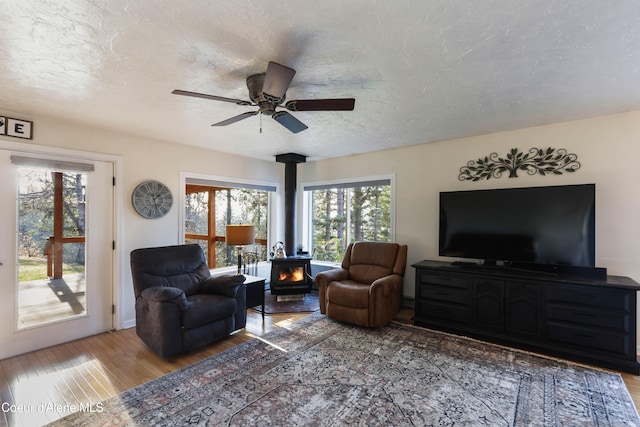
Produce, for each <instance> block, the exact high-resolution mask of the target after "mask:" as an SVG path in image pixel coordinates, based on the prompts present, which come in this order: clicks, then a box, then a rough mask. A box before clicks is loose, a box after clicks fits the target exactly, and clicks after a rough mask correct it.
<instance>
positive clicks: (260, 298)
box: [244, 274, 266, 320]
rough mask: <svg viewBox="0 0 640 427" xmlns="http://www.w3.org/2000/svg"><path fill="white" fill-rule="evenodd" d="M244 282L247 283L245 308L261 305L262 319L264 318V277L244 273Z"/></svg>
mask: <svg viewBox="0 0 640 427" xmlns="http://www.w3.org/2000/svg"><path fill="white" fill-rule="evenodd" d="M244 277H245V279H244V283H245V285H247V308H251V307H255V306H257V305H261V306H262V319H263V320H264V288H265V284H266V279H265V278H263V277H257V276H250V275H248V274H245V275H244Z"/></svg>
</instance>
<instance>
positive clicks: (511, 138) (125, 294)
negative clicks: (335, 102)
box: [0, 111, 640, 326]
mask: <svg viewBox="0 0 640 427" xmlns="http://www.w3.org/2000/svg"><path fill="white" fill-rule="evenodd" d="M0 114H6V115H8V116H11V117H19V118H21V119H25V120H33V121H34V139H33V141H24V144H27V145H33V144H36V145H42V146H51V147H63V148H68V149H76V150H82V151H90V152H96V153H104V154H109V155H114V156H119V158H121V161H120V162H119V163H121V165H120V166H121V175H122V181H123V182H120V183H118V186H119V193H118V194H119V200H117V201H116V203H117V206H119V207H120V208H121V209H120V212H119V213H118V220H119V221H118V224H117V225H118V227H119V233H120V234H119V236H121V241H119V242H117V247H118V250H117V253H118V262H119V263H120V268H121V270H120V271H119V273H120V274H119V277H118V278H117V282H118V283H117V289H118V292H119V301H118V304H119V308H118V309H119V310H120V312H119V320H120V322H119V325H118V326H130V325H133V323H134V320H135V313H134V305H133V304H134V300H133V291H132V283H131V273H130V269H129V265H128V256H129V252H130V251H131V250H133V249H135V248H139V247H146V246H156V245H165V244H175V243H177V242H179V239H180V236H179V230H180V226H179V213H178V209H176V207H175V205H174V208H172V209H171V211H170V212H169V214H168V215H167V216H165V217H164V218H162V219H158V220H146V219H143V218H142V217H140V216H138V215H137V214H136V213H135V211H134V210H133V208H132V207H131V203H130V198H131V192H132V191H133V189H134V187H135V186H136V185H137V184H138V183H139V182H140V181H142V180H144V179H157V180H160V181H162V182H164V183H165V184H167V185H168V186H169V188H170V189H171V191H172V192H173V194H174V195H179V194H181V193H182V189H181V188H180V174H181V172H192V173H197V174H209V175H216V176H227V177H232V178H233V177H235V178H241V179H244V180H256V181H269V182H276V183H280V185H281V187H280V188H282V183H283V180H284V165H283V164H280V163H276V162H267V161H260V160H254V159H250V158H245V157H239V156H233V155H229V154H225V153H220V152H216V151H210V150H205V149H198V148H193V147H188V146H185V145H178V144H167V143H163V142H159V141H154V140H149V139H145V138H140V137H133V136H128V135H125V134H121V133H116V132H110V131H106V130H103V129H99V128H94V127H89V126H84V125H78V124H75V123H69V122H60V121H56V120H53V119H50V118H43V117H29V116H25V114H16V113H13V112H2V111H0ZM3 141H5V142H10V143H11V144H15V143H16V142H17V141H20V140H16V139H13V138H8V137H0V146H2V144H3ZM639 141H640V111H636V112H631V113H626V114H620V115H615V116H606V117H598V118H594V119H589V120H581V121H575V122H568V123H561V124H555V125H549V126H542V127H537V128H530V129H521V130H516V131H512V132H503V133H497V134H491V135H483V136H476V137H472V138H465V139H457V140H452V141H445V142H438V143H430V144H423V145H417V146H412V147H408V148H402V149H396V150H388V151H379V152H374V153H369V154H363V155H357V156H349V157H342V158H337V159H329V160H322V161H316V162H309V163H304V164H299V165H298V174H299V175H298V184H299V185H301V184H302V183H304V182H313V181H325V180H335V179H342V178H354V177H362V176H372V175H387V174H395V177H396V240H397V241H398V242H402V243H406V244H408V245H409V259H408V264H409V265H410V264H411V263H414V262H416V261H419V260H422V259H438V256H437V253H438V247H437V230H438V193H439V192H440V191H445V190H459V189H482V188H499V187H524V186H537V185H559V184H577V183H591V182H593V183H595V184H596V188H597V194H596V197H597V205H596V229H597V236H596V238H597V247H596V261H597V264H598V266H601V267H607V268H608V270H609V273H610V274H618V275H624V276H630V277H632V278H633V279H635V280H640V245H639V244H638V243H637V240H638V238H639V237H640V221H638V220H637V219H636V218H637V215H638V212H640V187H638V186H637V185H636V182H637V180H638V179H637V177H636V176H635V174H634V172H635V166H636V163H637V161H638V159H640V142H639ZM20 142H22V141H20ZM549 146H550V147H554V148H565V149H567V150H568V151H569V152H572V153H576V154H577V155H578V160H579V161H580V162H581V163H582V168H581V169H580V170H578V171H577V172H576V173H575V174H564V175H560V176H533V177H530V176H526V175H522V176H520V177H519V178H511V179H509V178H507V177H506V176H504V177H503V178H500V179H491V180H489V181H484V182H475V183H472V182H461V181H459V180H458V173H459V169H460V167H461V166H463V165H464V164H466V162H467V161H469V160H472V159H473V160H474V159H477V158H479V157H481V156H485V155H488V154H489V153H491V152H494V151H495V152H497V153H499V154H506V152H507V151H508V150H509V149H511V148H519V149H520V150H528V149H529V148H531V147H541V148H546V147H549ZM301 154H304V153H301ZM298 196H299V198H300V199H299V200H298V209H299V213H298V219H299V220H298V227H299V229H298V231H297V233H298V234H297V235H298V236H302V228H301V221H300V219H301V218H302V201H301V192H300V191H299V192H298ZM280 204H281V201H280V202H278V205H280ZM176 205H177V203H176ZM282 211H283V210H282V207H281V206H278V207H277V212H278V215H280V213H281V212H282ZM281 223H283V220H282V219H281V218H280V217H279V218H278V219H277V221H276V225H277V227H278V230H276V232H275V233H276V235H277V236H279V233H280V230H279V228H280V227H281ZM278 238H279V239H281V238H282V236H279V237H278ZM413 282H414V271H413V269H412V268H411V267H408V268H407V274H406V276H405V284H404V294H405V296H407V297H411V298H412V297H413V296H414V289H413Z"/></svg>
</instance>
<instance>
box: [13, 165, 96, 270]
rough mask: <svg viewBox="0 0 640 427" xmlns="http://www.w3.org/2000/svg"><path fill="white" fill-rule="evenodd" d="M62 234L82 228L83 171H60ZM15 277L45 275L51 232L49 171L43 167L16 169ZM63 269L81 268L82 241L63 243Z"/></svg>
mask: <svg viewBox="0 0 640 427" xmlns="http://www.w3.org/2000/svg"><path fill="white" fill-rule="evenodd" d="M62 183H63V185H62V188H63V191H62V193H63V196H62V198H63V212H64V213H63V236H64V237H81V236H84V232H85V208H86V206H85V188H86V175H85V174H80V173H63V174H62ZM18 194H19V196H18V260H19V264H18V278H19V280H20V281H27V280H41V279H45V278H46V277H47V258H46V250H47V243H48V239H49V237H51V236H53V226H54V224H53V217H54V211H53V209H54V208H53V198H54V180H53V173H52V172H51V171H48V170H44V169H29V168H20V169H19V191H18ZM63 265H64V270H63V271H64V272H65V273H66V272H82V271H84V265H85V245H84V244H83V243H69V244H65V245H64V246H63Z"/></svg>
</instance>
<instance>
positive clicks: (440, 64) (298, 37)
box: [0, 0, 640, 160]
mask: <svg viewBox="0 0 640 427" xmlns="http://www.w3.org/2000/svg"><path fill="white" fill-rule="evenodd" d="M639 47H640V2H638V1H637V0H535V1H534V0H518V1H516V0H509V1H505V0H495V1H492V0H473V1H471V0H405V1H388V0H381V1H372V0H367V1H363V0H357V1H356V0H352V1H348V2H346V1H343V0H323V1H321V2H318V1H275V2H266V1H217V0H209V1H204V0H190V1H184V2H180V1H175V0H144V1H143V0H139V1H127V0H5V1H4V2H3V4H2V7H0V110H4V111H9V112H16V114H18V113H19V114H20V115H21V116H20V118H25V117H24V116H28V115H34V116H35V115H45V116H52V117H58V118H64V119H70V120H73V121H78V122H85V123H89V124H93V125H98V126H100V127H105V128H111V129H116V130H119V131H124V132H126V133H129V134H134V135H140V136H145V137H150V138H155V139H160V140H166V141H171V142H176V143H182V144H192V145H196V146H201V147H207V148H211V149H214V150H220V151H225V152H232V153H237V154H240V155H245V156H250V157H256V158H262V159H273V156H274V155H275V154H279V153H285V152H296V153H300V154H305V155H308V156H309V157H310V160H311V159H320V158H327V157H336V156H344V155H349V154H355V153H361V152H367V151H373V150H380V149H385V148H393V147H400V146H405V145H412V144H420V143H425V142H432V141H438V140H445V139H450V138H455V137H463V136H470V135H478V134H484V133H489V132H495V131H502V130H509V129H516V128H522V127H529V126H536V125H542V124H548V123H554V122H562V121H567V120H573V119H580V118H587V117H593V116H598V115H604V114H611V113H620V112H624V111H630V110H637V109H640V52H639ZM268 61H275V62H279V63H281V64H284V65H287V66H289V67H292V68H294V69H296V71H297V74H296V76H295V77H294V79H293V82H292V84H291V86H290V88H289V91H288V93H287V98H288V99H314V98H341V97H354V98H356V106H355V110H354V111H347V112H297V113H292V114H294V115H295V116H296V117H297V118H298V119H299V120H301V121H303V122H304V123H305V124H306V125H307V126H309V129H307V130H305V131H303V132H301V133H299V134H291V133H289V131H287V130H286V129H285V128H284V127H282V126H281V125H279V124H278V123H277V122H275V121H274V120H272V119H271V118H270V117H268V116H260V115H258V116H254V117H251V118H249V119H247V120H243V121H241V122H238V123H235V124H233V125H230V126H227V127H211V126H210V125H211V124H212V123H215V122H218V121H221V120H224V119H227V118H229V117H232V116H235V115H238V114H240V113H243V112H244V111H252V110H254V108H253V107H242V106H238V105H234V104H231V103H224V102H217V101H212V100H205V99H197V98H188V97H183V96H176V95H172V94H171V91H172V90H173V89H183V90H188V91H194V92H203V93H208V94H213V95H218V96H223V97H229V98H240V99H248V93H247V89H246V85H245V78H246V77H247V76H248V75H250V74H253V73H256V72H263V71H265V70H266V66H267V63H268ZM261 119H262V133H260V122H261ZM36 127H37V123H36ZM36 132H37V129H36Z"/></svg>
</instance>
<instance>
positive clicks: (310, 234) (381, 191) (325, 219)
mask: <svg viewBox="0 0 640 427" xmlns="http://www.w3.org/2000/svg"><path fill="white" fill-rule="evenodd" d="M392 178H393V177H382V178H363V179H361V180H350V181H347V182H331V183H311V184H304V185H303V189H304V203H305V206H304V235H305V242H306V245H307V247H309V248H310V251H311V252H312V253H313V255H314V256H313V258H314V259H316V260H320V261H333V262H340V261H342V257H343V256H344V251H345V249H346V248H347V246H348V245H349V244H350V243H353V242H355V241H362V240H367V241H378V242H390V241H393V240H394V228H393V216H394V215H393V212H394V209H393V204H394V203H393V194H392V193H393V192H392V187H393V186H392V184H393V182H392Z"/></svg>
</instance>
